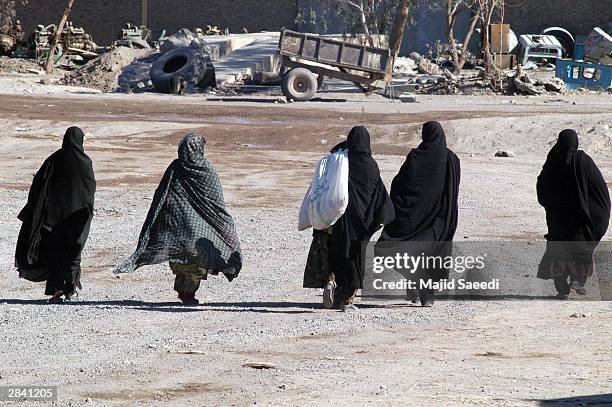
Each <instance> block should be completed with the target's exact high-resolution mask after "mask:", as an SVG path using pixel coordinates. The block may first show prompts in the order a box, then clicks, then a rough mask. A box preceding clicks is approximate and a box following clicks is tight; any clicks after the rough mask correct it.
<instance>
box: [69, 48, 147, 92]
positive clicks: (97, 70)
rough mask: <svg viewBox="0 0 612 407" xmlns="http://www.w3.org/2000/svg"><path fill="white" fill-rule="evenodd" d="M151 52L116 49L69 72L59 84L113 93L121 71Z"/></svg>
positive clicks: (117, 84)
mask: <svg viewBox="0 0 612 407" xmlns="http://www.w3.org/2000/svg"><path fill="white" fill-rule="evenodd" d="M153 52H154V51H153V50H150V49H134V48H126V47H118V48H115V49H113V50H111V51H109V52H107V53H106V54H103V55H102V56H100V57H99V58H97V59H94V60H93V61H90V62H88V63H87V64H86V65H85V66H83V67H82V68H79V69H77V70H74V71H72V72H69V73H68V74H66V75H65V76H64V77H63V78H62V79H60V83H61V84H63V85H72V86H84V87H89V88H95V89H99V90H101V91H103V92H111V91H115V90H117V88H118V86H119V82H118V78H119V76H120V75H121V74H122V71H123V70H124V69H125V68H126V67H127V66H129V65H130V64H132V62H134V61H135V60H139V59H143V58H146V57H148V56H150V55H151V54H152V53H153Z"/></svg>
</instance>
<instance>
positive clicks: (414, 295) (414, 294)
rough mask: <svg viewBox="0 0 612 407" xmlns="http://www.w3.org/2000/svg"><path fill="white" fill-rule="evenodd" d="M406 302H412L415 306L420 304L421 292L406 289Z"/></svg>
mask: <svg viewBox="0 0 612 407" xmlns="http://www.w3.org/2000/svg"><path fill="white" fill-rule="evenodd" d="M406 301H410V302H411V303H413V304H416V303H418V302H419V291H418V290H411V289H409V288H407V289H406Z"/></svg>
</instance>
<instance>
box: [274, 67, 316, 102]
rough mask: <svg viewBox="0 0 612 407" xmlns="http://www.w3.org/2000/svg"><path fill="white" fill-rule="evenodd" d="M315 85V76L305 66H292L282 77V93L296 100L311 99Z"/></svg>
mask: <svg viewBox="0 0 612 407" xmlns="http://www.w3.org/2000/svg"><path fill="white" fill-rule="evenodd" d="M317 87H318V84H317V78H315V76H314V74H313V73H312V72H310V71H309V70H308V69H306V68H294V69H292V70H290V71H289V72H288V73H287V75H285V76H284V77H283V83H282V89H283V94H284V95H285V96H286V97H287V99H293V100H295V101H296V102H305V101H307V100H310V99H312V97H313V96H314V95H315V93H316V92H317Z"/></svg>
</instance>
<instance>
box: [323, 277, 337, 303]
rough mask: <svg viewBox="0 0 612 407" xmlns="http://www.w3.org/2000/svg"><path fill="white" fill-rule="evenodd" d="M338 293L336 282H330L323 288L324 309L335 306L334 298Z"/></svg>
mask: <svg viewBox="0 0 612 407" xmlns="http://www.w3.org/2000/svg"><path fill="white" fill-rule="evenodd" d="M335 293H336V282H335V281H333V280H329V281H328V282H327V284H325V288H323V307H324V308H327V309H330V308H333V306H334V296H335Z"/></svg>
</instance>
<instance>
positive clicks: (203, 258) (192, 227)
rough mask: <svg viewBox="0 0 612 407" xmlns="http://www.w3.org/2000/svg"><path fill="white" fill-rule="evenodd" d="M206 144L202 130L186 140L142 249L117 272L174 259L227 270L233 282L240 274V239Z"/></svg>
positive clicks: (158, 196)
mask: <svg viewBox="0 0 612 407" xmlns="http://www.w3.org/2000/svg"><path fill="white" fill-rule="evenodd" d="M205 143H206V141H205V140H204V137H202V136H201V135H199V134H188V135H187V136H185V138H183V140H182V141H181V143H180V145H179V148H178V159H176V160H174V161H173V162H172V164H170V166H169V167H168V169H167V170H166V173H165V174H164V176H163V178H162V180H161V182H160V184H159V187H158V188H157V190H156V191H155V196H154V197H153V202H152V203H151V208H150V209H149V213H148V215H147V219H146V220H145V223H144V225H143V227H142V231H141V233H140V238H139V240H138V247H137V249H136V252H135V253H134V254H133V255H132V256H131V257H130V258H129V259H127V260H126V261H125V262H124V263H123V264H121V265H120V266H119V267H118V268H117V270H116V271H115V272H117V273H125V272H132V271H134V270H135V269H137V268H139V267H141V266H144V265H147V264H158V263H162V262H165V261H171V262H174V263H180V264H195V265H197V266H199V267H200V268H203V269H206V270H208V271H209V272H210V273H212V274H218V273H219V272H221V273H223V274H224V275H225V276H226V277H227V279H228V280H230V281H231V280H232V279H233V278H235V277H236V276H238V273H239V272H240V269H241V268H242V256H241V254H240V243H239V241H238V236H237V234H236V229H235V227H234V220H233V219H232V217H231V215H230V214H229V213H227V211H226V210H225V202H224V199H223V190H222V188H221V182H220V181H219V176H218V175H217V172H216V171H215V169H214V167H213V166H212V165H211V164H210V163H209V162H208V160H206V158H205V156H204V154H205Z"/></svg>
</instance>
